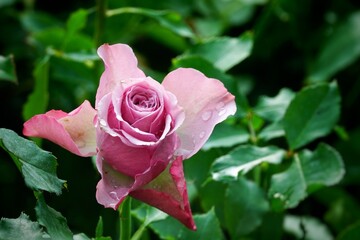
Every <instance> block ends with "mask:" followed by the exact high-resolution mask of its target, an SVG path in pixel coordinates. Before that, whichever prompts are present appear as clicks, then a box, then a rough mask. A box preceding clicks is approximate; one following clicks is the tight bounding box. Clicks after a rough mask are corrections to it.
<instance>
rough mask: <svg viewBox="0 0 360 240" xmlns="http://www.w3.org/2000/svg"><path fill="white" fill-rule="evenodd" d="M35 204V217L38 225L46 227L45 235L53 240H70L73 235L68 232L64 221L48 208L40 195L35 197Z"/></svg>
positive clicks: (53, 210) (59, 215)
mask: <svg viewBox="0 0 360 240" xmlns="http://www.w3.org/2000/svg"><path fill="white" fill-rule="evenodd" d="M37 199H38V201H37V204H36V207H35V211H36V216H37V218H38V221H39V223H40V224H41V225H42V226H44V227H46V230H47V233H48V234H49V235H50V237H51V239H53V240H66V239H69V240H72V239H73V234H72V232H71V231H70V229H69V227H68V225H67V221H66V219H65V218H64V217H63V216H62V215H61V213H59V212H58V211H56V210H55V209H53V208H51V207H49V206H48V205H47V204H46V203H45V200H44V196H43V195H42V194H38V196H37Z"/></svg>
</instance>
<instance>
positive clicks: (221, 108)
mask: <svg viewBox="0 0 360 240" xmlns="http://www.w3.org/2000/svg"><path fill="white" fill-rule="evenodd" d="M215 108H216V110H217V111H218V115H219V116H222V115H224V114H225V112H226V108H225V103H223V102H219V103H218V104H217V105H216V107H215Z"/></svg>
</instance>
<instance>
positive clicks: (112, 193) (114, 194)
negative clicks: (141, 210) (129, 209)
mask: <svg viewBox="0 0 360 240" xmlns="http://www.w3.org/2000/svg"><path fill="white" fill-rule="evenodd" d="M109 194H110V196H111V197H112V198H113V199H115V200H116V201H119V200H120V198H119V197H118V195H117V193H116V192H110V193H109Z"/></svg>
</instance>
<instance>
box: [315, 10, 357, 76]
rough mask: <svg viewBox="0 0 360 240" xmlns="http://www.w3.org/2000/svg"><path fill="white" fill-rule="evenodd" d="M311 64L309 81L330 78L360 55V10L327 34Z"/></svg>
mask: <svg viewBox="0 0 360 240" xmlns="http://www.w3.org/2000/svg"><path fill="white" fill-rule="evenodd" d="M320 47H321V49H320V52H319V55H318V56H317V58H316V59H315V62H314V63H313V65H312V66H311V69H310V73H309V76H308V81H309V82H320V81H326V80H329V79H330V78H331V77H332V76H333V75H334V74H335V73H337V72H338V71H340V70H342V69H344V68H345V67H347V66H348V65H350V64H351V63H353V62H354V61H355V60H356V59H358V58H359V56H360V12H359V11H357V12H354V13H353V14H351V15H349V18H348V19H346V20H345V21H344V22H342V23H341V24H339V25H338V26H337V27H335V29H334V30H333V31H332V33H331V34H329V35H328V36H327V38H326V39H325V41H324V43H323V44H322V45H321V46H320Z"/></svg>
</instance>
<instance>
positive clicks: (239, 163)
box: [210, 145, 285, 182]
mask: <svg viewBox="0 0 360 240" xmlns="http://www.w3.org/2000/svg"><path fill="white" fill-rule="evenodd" d="M284 153H285V151H284V150H282V149H280V148H277V147H274V146H270V147H256V146H253V145H242V146H239V147H237V148H235V149H234V150H232V151H231V152H229V153H228V154H226V155H224V156H222V157H220V158H217V159H216V160H215V162H214V163H213V165H212V167H211V170H210V172H211V175H212V178H213V179H214V180H216V181H225V182H226V181H229V180H236V178H237V176H238V174H239V173H244V174H245V173H247V172H248V171H250V170H251V169H252V168H254V167H255V166H257V165H259V164H261V163H263V162H269V163H273V164H278V163H280V162H281V161H282V159H283V157H284Z"/></svg>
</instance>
